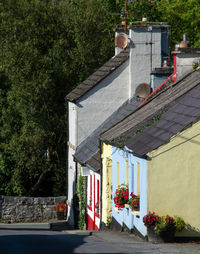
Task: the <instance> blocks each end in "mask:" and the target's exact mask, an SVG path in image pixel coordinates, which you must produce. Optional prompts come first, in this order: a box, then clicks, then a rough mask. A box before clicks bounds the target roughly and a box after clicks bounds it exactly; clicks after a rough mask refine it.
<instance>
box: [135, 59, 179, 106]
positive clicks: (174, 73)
mask: <svg viewBox="0 0 200 254" xmlns="http://www.w3.org/2000/svg"><path fill="white" fill-rule="evenodd" d="M171 77H173V82H174V83H176V55H174V72H173V73H172V74H171V75H170V76H169V77H168V78H167V79H166V80H165V81H164V82H163V83H162V84H161V85H159V86H158V87H157V88H156V89H155V90H154V91H153V92H152V93H151V94H150V95H149V96H148V97H147V98H146V99H145V100H144V101H143V102H142V103H141V104H140V105H139V106H138V108H139V107H141V106H142V105H143V104H144V103H145V102H146V101H147V100H148V99H149V98H151V97H152V95H154V93H155V92H156V91H157V90H158V89H160V88H161V87H162V86H163V85H164V84H165V83H166V82H167V81H168V80H169V79H170V78H171Z"/></svg>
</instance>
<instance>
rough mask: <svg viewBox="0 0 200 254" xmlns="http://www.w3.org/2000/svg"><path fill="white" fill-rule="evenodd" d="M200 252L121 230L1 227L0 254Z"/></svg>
mask: <svg viewBox="0 0 200 254" xmlns="http://www.w3.org/2000/svg"><path fill="white" fill-rule="evenodd" d="M59 253H64V254H68V253H134V254H140V253H154V254H159V253H165V254H166V253H169V254H173V253H182V254H183V253H186V254H190V253H199V254H200V244H196V243H195V244H194V243H190V244H151V243H148V242H145V241H143V240H141V239H140V238H137V237H133V236H132V237H131V236H129V235H128V234H126V233H120V232H116V233H113V232H101V231H100V232H92V234H91V235H90V232H88V231H73V230H72V231H65V232H55V231H49V230H6V229H2V230H0V254H59Z"/></svg>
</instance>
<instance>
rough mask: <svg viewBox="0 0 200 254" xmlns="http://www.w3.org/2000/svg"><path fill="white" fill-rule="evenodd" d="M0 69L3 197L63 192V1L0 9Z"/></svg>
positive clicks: (69, 44)
mask: <svg viewBox="0 0 200 254" xmlns="http://www.w3.org/2000/svg"><path fill="white" fill-rule="evenodd" d="M0 11H1V27H0V35H1V36H0V37H1V38H0V41H1V42H0V44H1V45H0V47H1V53H0V54H1V56H0V58H1V59H0V66H1V71H2V72H4V75H5V76H6V78H7V80H8V82H7V83H8V84H7V86H6V89H3V92H4V101H3V102H2V104H1V109H0V111H1V127H0V131H1V132H0V133H1V162H2V165H4V166H3V169H2V173H1V178H0V182H1V184H2V183H3V181H4V180H5V177H6V179H7V185H8V186H10V187H9V188H5V189H4V190H2V192H3V193H5V194H10V195H11V194H12V195H13V194H17V195H52V194H55V195H58V194H64V193H65V187H66V183H65V175H66V173H65V172H66V130H65V129H66V117H65V107H64V95H65V94H66V93H67V92H68V91H69V90H70V88H71V87H70V85H71V83H72V80H75V82H76V78H74V75H73V74H74V73H73V70H72V71H70V68H71V67H70V66H71V62H72V61H71V59H72V58H71V50H72V49H73V41H72V37H71V35H70V34H71V29H70V25H69V22H68V21H69V15H67V14H69V9H68V7H67V5H66V3H65V2H64V1H60V3H59V5H57V4H55V3H52V2H51V1H37V0H35V1H24V0H18V1H12V0H10V1H3V2H2V3H1V4H0Z"/></svg>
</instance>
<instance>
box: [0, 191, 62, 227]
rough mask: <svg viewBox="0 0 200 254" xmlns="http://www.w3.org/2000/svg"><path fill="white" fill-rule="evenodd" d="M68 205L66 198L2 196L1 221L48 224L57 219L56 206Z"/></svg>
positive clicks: (0, 197) (0, 201)
mask: <svg viewBox="0 0 200 254" xmlns="http://www.w3.org/2000/svg"><path fill="white" fill-rule="evenodd" d="M62 202H64V203H66V197H65V196H61V197H12V196H0V221H1V222H6V223H14V222H46V221H51V220H55V219H56V204H58V203H62Z"/></svg>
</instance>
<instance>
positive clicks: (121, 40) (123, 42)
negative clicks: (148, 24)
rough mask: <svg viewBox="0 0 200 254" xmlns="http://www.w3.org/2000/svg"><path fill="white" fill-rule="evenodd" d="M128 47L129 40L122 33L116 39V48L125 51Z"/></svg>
mask: <svg viewBox="0 0 200 254" xmlns="http://www.w3.org/2000/svg"><path fill="white" fill-rule="evenodd" d="M127 45H128V38H127V35H126V34H124V33H121V34H118V35H117V36H116V37H115V46H117V47H118V48H120V49H125V48H126V47H127Z"/></svg>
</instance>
